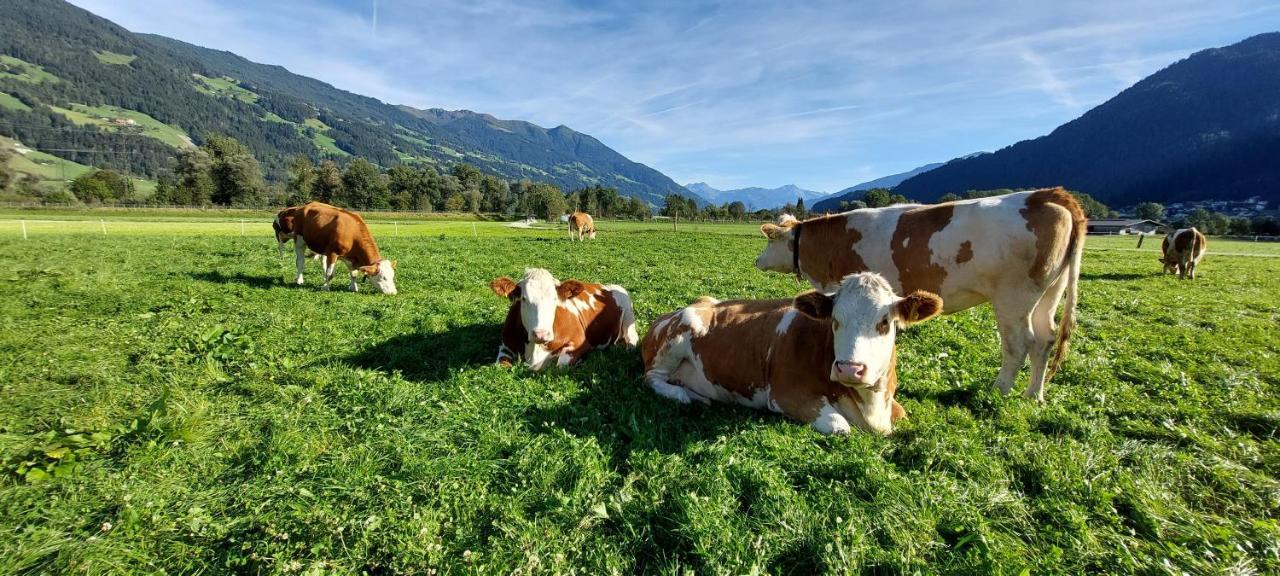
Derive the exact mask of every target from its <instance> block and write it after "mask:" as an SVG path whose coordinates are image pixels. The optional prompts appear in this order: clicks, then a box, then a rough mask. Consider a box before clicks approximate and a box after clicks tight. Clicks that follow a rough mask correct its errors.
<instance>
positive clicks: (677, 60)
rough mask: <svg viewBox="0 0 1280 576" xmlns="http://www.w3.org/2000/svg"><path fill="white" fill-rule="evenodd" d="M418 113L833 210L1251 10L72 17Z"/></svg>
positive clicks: (1173, 52)
mask: <svg viewBox="0 0 1280 576" xmlns="http://www.w3.org/2000/svg"><path fill="white" fill-rule="evenodd" d="M72 1H73V2H75V3H76V4H78V5H81V6H84V7H85V8H88V9H89V10H91V11H94V12H95V13H98V14H101V15H103V16H106V17H108V18H111V19H113V20H115V21H117V22H118V23H120V24H122V25H124V26H126V27H128V28H130V29H132V30H137V31H144V32H153V33H158V34H163V35H166V36H171V37H175V38H178V39H181V40H185V41H189V42H193V43H196V44H200V45H204V46H209V47H212V48H218V49H224V50H231V51H234V52H237V53H239V54H241V55H243V56H245V57H248V58H250V59H252V60H255V61H259V62H266V63H272V64H280V65H283V66H285V67H287V68H289V69H290V70H292V71H294V72H297V73H300V74H305V75H308V76H313V77H316V78H319V79H321V80H324V81H326V82H329V83H332V84H334V85H335V86H338V87H339V88H343V89H346V90H350V91H353V92H357V93H361V94H367V95H370V96H374V97H377V98H380V99H382V100H385V101H389V102H393V103H402V104H409V105H413V106H418V107H442V108H450V109H456V108H466V109H470V110H476V111H483V112H488V113H491V114H494V115H496V116H499V117H503V118H519V119H525V120H530V121H533V122H536V123H538V124H542V125H546V126H554V125H558V124H565V125H568V126H571V127H573V128H575V129H578V130H581V131H583V132H587V133H589V134H592V135H593V136H596V137H597V138H599V139H601V140H602V141H603V142H605V143H606V144H608V145H610V146H612V147H614V148H615V149H617V150H619V151H620V152H622V153H623V154H625V155H627V156H629V157H631V158H632V159H635V160H637V161H641V162H645V163H648V164H650V165H653V166H654V167H655V168H658V169H659V170H662V171H663V172H665V173H667V174H668V175H670V176H672V177H673V178H675V179H677V180H678V181H687V180H693V179H701V180H706V181H707V182H709V183H710V184H712V185H713V186H717V187H736V186H744V185H760V186H770V187H772V186H778V185H782V184H788V183H795V184H798V185H800V186H802V187H805V188H811V189H818V190H836V189H839V188H842V187H844V186H847V185H850V184H853V183H855V182H857V181H860V180H864V179H867V178H869V177H875V176H879V175H883V174H887V173H892V172H896V171H900V170H906V169H910V168H912V167H915V166H917V165H920V164H924V163H928V162H933V161H939V160H946V159H948V158H951V157H954V156H957V155H960V154H964V153H968V152H972V151H975V150H984V149H993V148H998V147H1001V146H1005V145H1008V144H1010V143H1012V142H1015V141H1017V140H1020V139H1025V138H1030V137H1034V136H1037V135H1040V134H1043V133H1045V132H1048V131H1049V130H1051V129H1052V128H1054V127H1055V126H1057V125H1058V124H1061V123H1062V122H1065V121H1067V120H1070V119H1071V118H1073V117H1075V116H1077V115H1079V114H1080V113H1081V112H1082V111H1084V110H1085V109H1087V108H1089V107H1091V106H1094V105H1096V104H1098V103H1100V102H1102V101H1103V100H1105V99H1106V98H1109V97H1110V96H1112V95H1114V94H1115V93H1116V92H1118V91H1120V90H1122V89H1124V88H1125V87H1127V86H1129V85H1131V84H1132V83H1133V82H1135V81H1137V80H1138V79H1140V78H1141V77H1143V76H1145V75H1147V74H1150V73H1152V72H1154V71H1156V70H1158V69H1160V68H1161V67H1163V66H1165V65H1167V64H1169V63H1170V62H1172V61H1173V60H1176V59H1178V58H1181V57H1184V56H1186V55H1188V54H1190V53H1191V52H1193V51H1195V50H1198V49H1202V48H1206V47H1210V46H1217V45H1223V44H1228V43H1232V42H1235V41H1238V40H1240V39H1242V38H1244V37H1246V36H1249V35H1252V34H1255V33H1259V32H1264V31H1270V30H1276V29H1280V10H1277V9H1276V5H1275V4H1274V3H1272V2H1269V1H1266V0H1222V1H1220V2H1213V3H1206V2H1203V1H1202V0H1135V1H1123V2H1109V3H1098V2H1094V1H1092V0H1065V1H1063V2H1056V3H1052V4H1045V3H1025V2H1016V1H1014V0H997V1H996V2H989V3H986V4H983V5H981V6H980V7H975V6H974V5H959V4H956V3H953V2H948V1H946V0H916V1H911V2H905V3H851V2H844V1H839V0H819V1H818V2H806V3H791V2H787V3H783V2H776V3H771V2H765V1H745V2H731V3H724V2H718V1H714V0H690V1H688V2H679V3H676V2H653V1H645V0H641V1H634V0H598V1H591V2H580V1H577V0H478V1H477V0H470V1H468V0H456V1H454V0H313V1H299V0H292V1H281V2H257V1H255V0H187V1H185V2H181V3H174V2H170V1H169V0H72Z"/></svg>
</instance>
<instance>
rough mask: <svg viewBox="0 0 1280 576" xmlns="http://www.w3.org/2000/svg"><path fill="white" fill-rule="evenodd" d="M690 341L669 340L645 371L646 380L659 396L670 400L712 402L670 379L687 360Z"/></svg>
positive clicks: (682, 339)
mask: <svg viewBox="0 0 1280 576" xmlns="http://www.w3.org/2000/svg"><path fill="white" fill-rule="evenodd" d="M689 348H690V346H689V343H688V341H687V340H685V339H684V338H676V339H675V340H672V341H669V342H667V343H666V344H665V345H664V346H663V347H662V349H661V350H659V351H658V354H657V356H655V357H654V359H653V367H652V368H650V369H649V370H647V371H646V372H645V373H644V381H645V382H646V383H647V384H649V387H650V388H652V389H653V391H654V392H657V393H658V395H659V396H661V397H663V398H666V399H668V400H675V401H676V402H679V403H681V404H689V403H690V402H693V401H694V400H697V401H699V402H702V403H703V404H710V403H711V401H710V400H708V399H707V398H704V397H703V396H702V395H701V394H698V393H696V392H693V391H692V390H689V389H688V388H685V387H684V386H677V385H675V384H672V383H671V382H670V381H668V378H670V377H671V374H672V373H673V372H675V371H676V369H677V368H679V367H680V364H681V363H683V362H684V361H685V352H686V349H689Z"/></svg>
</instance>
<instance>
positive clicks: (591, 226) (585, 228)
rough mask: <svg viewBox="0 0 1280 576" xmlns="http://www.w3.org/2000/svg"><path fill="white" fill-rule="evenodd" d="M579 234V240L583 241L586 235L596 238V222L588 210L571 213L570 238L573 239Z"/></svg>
mask: <svg viewBox="0 0 1280 576" xmlns="http://www.w3.org/2000/svg"><path fill="white" fill-rule="evenodd" d="M574 235H577V237H578V241H579V242H581V241H582V237H583V236H584V235H585V236H586V237H587V238H590V239H592V240H595V239H596V222H595V220H593V219H592V218H591V215H590V214H587V213H586V212H574V213H573V214H570V215H569V239H570V240H573V238H574Z"/></svg>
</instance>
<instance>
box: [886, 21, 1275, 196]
mask: <svg viewBox="0 0 1280 576" xmlns="http://www.w3.org/2000/svg"><path fill="white" fill-rule="evenodd" d="M1277 158H1280V33H1277V32H1271V33H1267V34H1261V35H1258V36H1254V37H1252V38H1248V39H1246V40H1244V41H1241V42H1239V43H1237V44H1233V45H1231V46H1227V47H1224V48H1212V49H1208V50H1202V51H1200V52H1196V53H1195V54H1192V55H1191V56H1189V57H1187V58H1185V59H1183V60H1180V61H1178V62H1175V63H1174V64H1171V65H1169V66H1168V67H1166V68H1164V69H1163V70H1160V71H1159V72H1156V73H1155V74H1152V75H1151V76H1148V77H1147V78H1144V79H1143V80H1140V81H1139V82H1138V83H1137V84H1134V85H1133V86H1132V87H1130V88H1128V89H1126V90H1124V91H1123V92H1120V93H1119V94H1118V95H1116V96H1115V97H1113V98H1111V99H1110V100H1108V101H1106V102H1104V103H1102V104H1100V105H1099V106H1097V107H1095V108H1093V109H1092V110H1089V111H1088V112H1086V113H1084V115H1082V116H1080V117H1079V118H1077V119H1075V120H1072V121H1070V122H1067V123H1066V124H1063V125H1062V126H1059V127H1058V128H1057V129H1055V130H1054V131H1053V132H1051V133H1049V134H1048V135H1046V136H1041V137H1039V138H1036V139H1034V140H1027V141H1023V142H1019V143H1017V144H1014V145H1012V146H1009V147H1007V148H1003V149H1001V150H998V151H996V152H994V153H991V154H986V155H983V156H980V157H977V158H970V159H967V160H957V161H954V162H950V163H948V164H947V165H946V166H942V167H939V168H936V169H934V170H930V171H928V172H925V173H923V174H920V175H917V176H914V177H912V178H909V179H907V180H906V181H904V182H902V183H901V184H899V185H898V187H897V188H896V189H895V192H898V193H900V194H904V195H906V196H907V197H910V198H916V199H919V200H926V201H931V200H936V199H937V198H938V197H939V196H941V195H943V194H946V193H948V192H953V193H957V194H959V193H963V192H964V191H966V190H974V189H978V190H981V189H993V188H1028V187H1039V186H1056V185H1063V186H1066V187H1068V188H1071V189H1073V190H1080V191H1082V192H1087V193H1089V194H1090V195H1092V196H1093V197H1095V198H1097V199H1099V200H1101V201H1103V202H1106V203H1107V204H1111V205H1113V206H1117V205H1118V206H1123V205H1129V204H1134V203H1137V202H1141V201H1146V200H1157V201H1160V202H1177V201H1185V200H1205V199H1221V200H1229V199H1241V198H1247V197H1250V196H1255V195H1256V196H1261V197H1263V198H1265V199H1269V200H1272V201H1276V200H1280V162H1277V161H1276V159H1277Z"/></svg>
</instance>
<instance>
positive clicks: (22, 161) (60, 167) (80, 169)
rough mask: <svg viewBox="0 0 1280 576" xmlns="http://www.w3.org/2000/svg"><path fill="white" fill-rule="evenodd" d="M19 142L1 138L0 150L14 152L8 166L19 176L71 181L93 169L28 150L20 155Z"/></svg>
mask: <svg viewBox="0 0 1280 576" xmlns="http://www.w3.org/2000/svg"><path fill="white" fill-rule="evenodd" d="M16 144H17V142H16V141H15V140H13V139H12V138H5V137H3V136H0V148H3V149H5V150H11V151H13V153H12V154H10V155H9V162H8V166H9V168H10V169H11V170H13V171H14V172H17V173H19V174H30V175H32V176H35V177H36V178H39V179H41V180H58V181H62V180H64V179H66V180H71V179H73V178H75V177H76V176H79V175H81V174H84V173H85V172H88V171H89V170H92V169H93V168H91V167H89V166H85V165H84V164H79V163H76V162H72V161H70V160H64V159H62V158H59V157H57V156H54V155H52V154H46V153H44V152H40V151H39V150H33V149H29V148H26V147H25V146H24V147H23V149H26V150H27V152H26V153H21V154H20V153H18V152H17V148H16V147H15V146H16Z"/></svg>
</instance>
